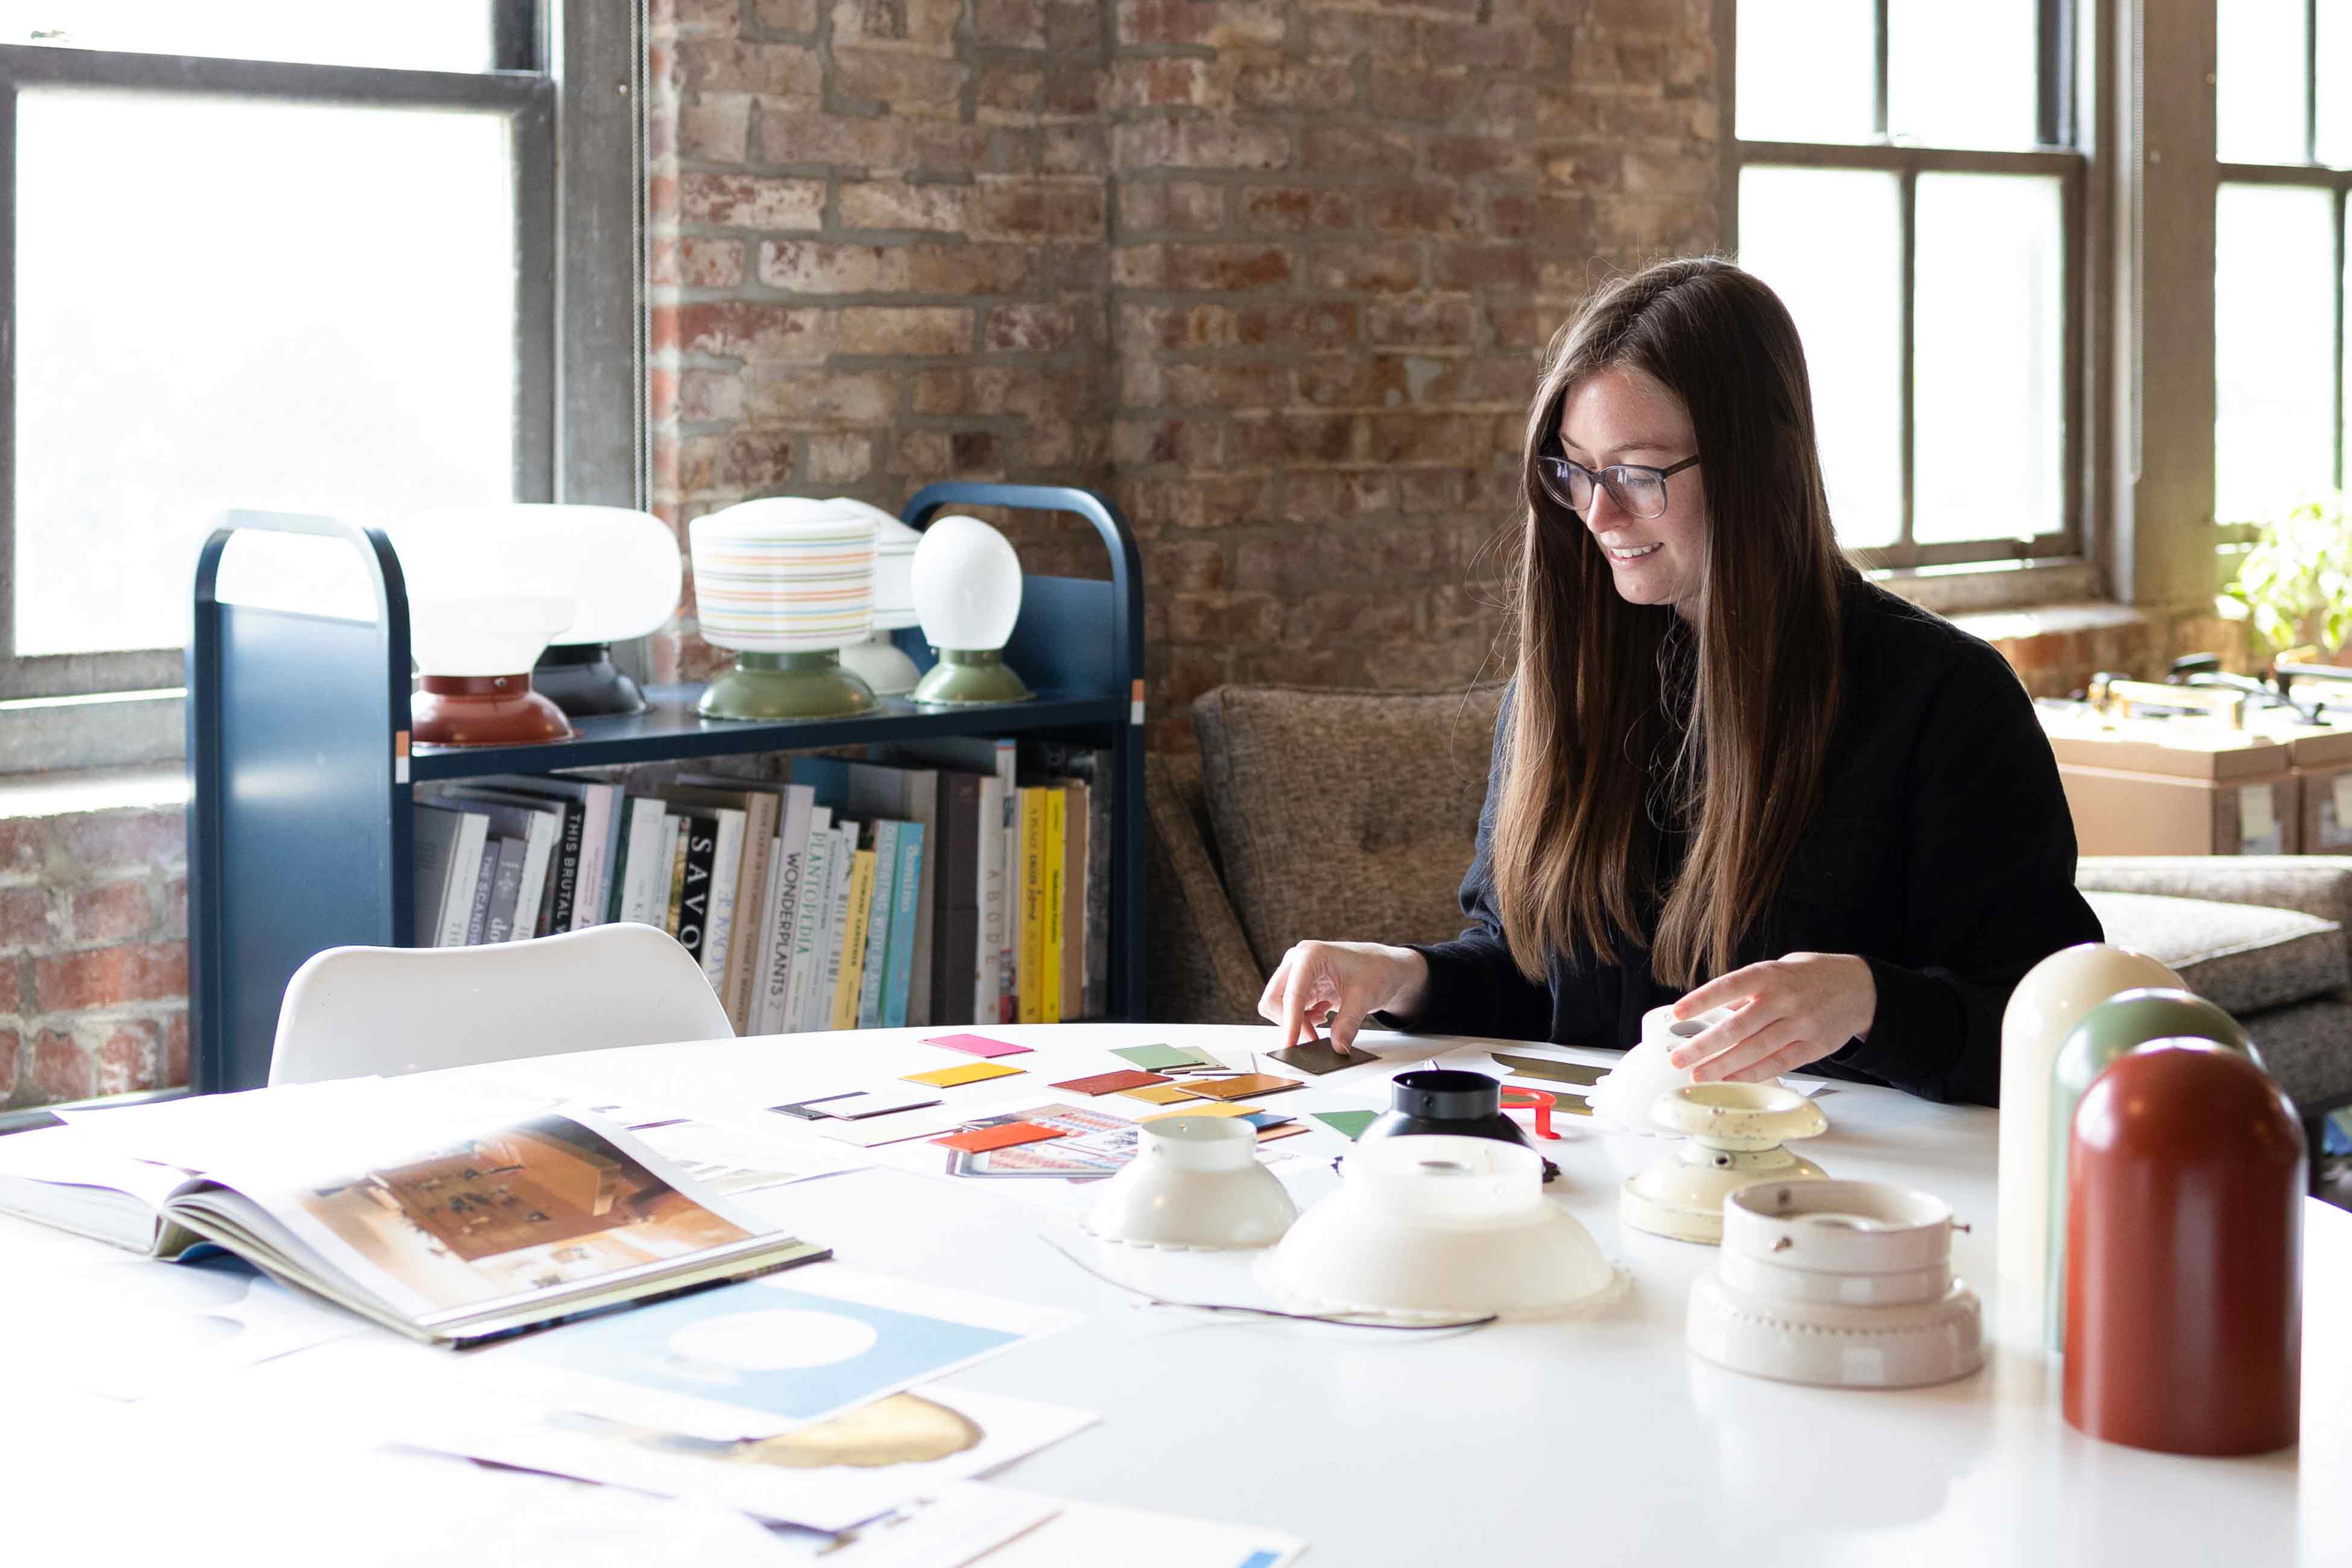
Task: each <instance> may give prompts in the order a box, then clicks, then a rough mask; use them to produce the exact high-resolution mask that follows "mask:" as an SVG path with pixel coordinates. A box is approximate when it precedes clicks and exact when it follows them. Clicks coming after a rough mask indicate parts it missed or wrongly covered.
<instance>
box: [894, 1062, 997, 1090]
mask: <svg viewBox="0 0 2352 1568" xmlns="http://www.w3.org/2000/svg"><path fill="white" fill-rule="evenodd" d="M1021 1070H1022V1069H1021V1068H1014V1067H1006V1066H1005V1065H1004V1064H1003V1062H966V1063H964V1064H963V1065H962V1066H961V1067H952V1068H937V1069H935V1070H933V1071H931V1072H910V1073H907V1074H905V1075H904V1077H905V1078H906V1080H907V1081H908V1083H927V1084H929V1085H930V1086H931V1087H932V1088H933V1089H955V1088H958V1087H960V1086H961V1085H963V1084H967V1083H986V1082H987V1081H988V1080H989V1079H992V1078H1011V1077H1013V1076H1014V1075H1015V1074H1016V1073H1018V1072H1020V1071H1021Z"/></svg>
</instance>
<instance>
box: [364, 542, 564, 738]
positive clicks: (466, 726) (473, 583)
mask: <svg viewBox="0 0 2352 1568" xmlns="http://www.w3.org/2000/svg"><path fill="white" fill-rule="evenodd" d="M384 534H385V537H387V538H388V539H390V540H391V542H392V547H393V550H394V553H395V554H397V555H398V556H399V557H400V572H401V576H402V579H403V580H404V584H405V587H406V589H407V597H408V643H409V653H410V655H411V657H413V658H415V661H416V669H417V676H418V679H417V689H416V690H415V692H414V693H412V694H411V696H410V698H409V731H410V735H411V738H412V739H413V740H414V741H415V742H416V743H417V744H419V745H430V746H496V745H517V744H525V743H529V742H538V741H560V740H564V739H567V738H568V737H570V736H571V734H572V725H571V723H570V722H569V721H567V720H566V719H565V718H564V716H563V712H562V710H561V709H559V708H557V707H556V705H555V704H554V703H552V702H551V701H549V700H547V698H546V697H545V696H543V695H541V693H540V692H538V691H536V690H534V689H532V687H531V678H530V670H531V666H532V665H533V664H535V663H537V662H538V660H539V656H540V655H541V653H542V652H544V651H545V650H546V647H547V645H548V642H549V640H550V639H551V638H552V637H554V636H555V635H556V634H557V633H559V632H561V631H562V630H563V628H564V627H565V626H569V625H571V623H572V616H574V614H575V613H576V612H577V607H578V606H577V600H576V598H575V596H574V595H573V587H574V577H573V571H572V566H571V564H570V563H568V562H565V561H563V560H562V559H560V558H555V557H550V556H546V555H532V554H530V553H529V552H520V551H509V550H505V549H502V548H499V545H498V544H497V543H496V542H493V541H486V540H485V539H484V538H482V537H481V536H480V535H479V533H478V531H474V530H469V529H467V528H466V527H464V526H462V525H460V524H458V523H457V522H455V521H449V520H446V519H445V518H442V517H440V516H438V515H436V514H435V513H431V512H425V513H420V514H418V515H417V516H415V517H412V518H408V519H404V520H403V521H400V522H397V523H394V524H393V525H391V526H390V527H388V528H386V529H385V530H384Z"/></svg>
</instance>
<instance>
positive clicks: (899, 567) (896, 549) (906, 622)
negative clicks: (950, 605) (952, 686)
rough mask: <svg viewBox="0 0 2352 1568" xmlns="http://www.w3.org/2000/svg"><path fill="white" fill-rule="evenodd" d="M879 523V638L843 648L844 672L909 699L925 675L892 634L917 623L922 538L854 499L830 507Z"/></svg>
mask: <svg viewBox="0 0 2352 1568" xmlns="http://www.w3.org/2000/svg"><path fill="white" fill-rule="evenodd" d="M824 504H825V505H827V506H830V507H838V508H840V509H841V510H844V511H846V512H850V513H853V514H855V515H857V516H861V517H871V518H872V519H873V520H874V635H873V636H871V637H867V638H866V640H865V641H864V642H854V643H851V644H850V645H849V646H848V647H845V648H843V649H842V650H841V663H842V668H845V669H847V670H849V671H850V672H851V673H852V674H854V675H856V676H858V677H859V678H860V679H863V680H864V681H865V682H866V685H868V686H871V687H872V688H873V689H875V690H876V691H877V692H878V693H880V694H881V695H882V696H885V697H903V696H905V695H906V694H907V693H908V692H909V691H912V690H913V689H915V683H916V681H917V680H918V679H920V677H921V675H922V671H920V670H919V669H917V668H915V661H914V660H913V659H911V658H908V657H907V653H906V650H905V649H904V648H901V647H899V646H898V644H897V643H896V642H894V641H892V640H891V637H890V634H891V633H892V632H894V631H897V630H898V629H900V628H901V627H905V626H913V625H914V624H915V583H914V571H915V546H916V544H917V543H918V542H919V541H920V540H921V539H922V537H923V536H922V535H921V534H920V533H919V532H918V531H915V530H914V529H912V528H909V527H908V526H907V525H906V524H905V523H903V522H900V521H898V519H897V518H895V517H892V516H891V515H890V514H889V513H888V512H887V511H884V510H882V509H881V508H880V507H878V506H875V505H873V504H871V503H870V502H867V501H862V500H856V499H855V498H854V497H850V496H835V497H834V498H833V499H832V500H828V501H826V502H825V503H824Z"/></svg>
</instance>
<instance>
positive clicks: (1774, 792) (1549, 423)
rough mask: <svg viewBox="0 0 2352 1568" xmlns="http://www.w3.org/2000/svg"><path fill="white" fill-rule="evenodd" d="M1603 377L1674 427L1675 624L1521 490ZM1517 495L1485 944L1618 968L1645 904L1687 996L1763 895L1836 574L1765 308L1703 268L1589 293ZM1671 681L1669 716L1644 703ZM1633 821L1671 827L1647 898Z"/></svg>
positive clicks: (1705, 264)
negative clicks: (1691, 533) (1675, 689)
mask: <svg viewBox="0 0 2352 1568" xmlns="http://www.w3.org/2000/svg"><path fill="white" fill-rule="evenodd" d="M1613 369H1633V370H1639V371H1642V372H1644V373H1646V374H1648V375H1650V376H1651V377H1653V378H1654V379H1655V380H1656V381H1657V382H1658V383H1659V384H1661V385H1663V386H1664V387H1665V388H1666V389H1667V390H1668V391H1669V392H1672V393H1673V394H1674V395H1675V396H1676V397H1678V398H1680V399H1681V400H1682V402H1683V405H1684V407H1685V408H1686V409H1687V410H1688V411H1689V414H1690V419H1691V426H1692V428H1693V430H1694V431H1695V432H1696V436H1697V440H1698V452H1699V455H1700V457H1701V458H1703V459H1704V468H1703V472H1704V473H1705V475H1706V498H1707V522H1706V552H1705V554H1706V563H1705V566H1704V568H1703V570H1702V573H1701V584H1702V585H1701V587H1700V590H1699V594H1698V599H1697V604H1696V614H1695V615H1694V616H1693V622H1694V623H1695V624H1694V626H1692V627H1685V626H1683V624H1682V621H1681V619H1680V617H1679V616H1677V615H1676V613H1675V610H1674V609H1673V608H1671V607H1669V606H1663V605H1631V604H1627V603H1626V602H1625V601H1624V600H1623V599H1622V598H1620V597H1619V596H1618V594H1617V590H1616V587H1615V585H1614V584H1613V583H1612V578H1611V574H1610V568H1609V563H1608V561H1607V559H1606V558H1605V556H1604V555H1603V553H1602V551H1601V546H1600V544H1599V543H1598V542H1596V541H1595V540H1594V538H1593V537H1592V533H1591V530H1589V529H1588V528H1586V527H1585V526H1584V523H1583V521H1582V520H1581V519H1580V518H1579V517H1578V516H1577V515H1576V514H1575V513H1574V512H1572V511H1570V510H1568V509H1567V508H1566V507H1564V506H1562V505H1561V504H1560V503H1559V501H1557V500H1553V499H1552V497H1551V496H1550V495H1549V493H1548V492H1547V491H1546V490H1545V489H1544V487H1543V485H1542V483H1541V482H1540V481H1539V479H1538V477H1537V470H1536V458H1537V455H1538V453H1539V452H1541V451H1543V450H1544V449H1545V448H1546V447H1547V445H1548V444H1549V442H1551V441H1552V440H1553V439H1554V437H1555V436H1556V433H1557V432H1558V430H1559V422H1560V416H1561V410H1562V408H1563V406H1564V405H1565V404H1566V402H1567V399H1568V396H1569V394H1570V392H1571V391H1572V390H1573V389H1574V388H1575V387H1576V386H1577V385H1578V384H1580V383H1581V382H1582V381H1583V380H1584V379H1585V378H1586V377H1588V376H1590V375H1591V374H1593V373H1595V372H1597V371H1601V370H1613ZM1520 485H1521V490H1522V495H1523V503H1524V505H1523V510H1524V513H1525V516H1524V521H1523V527H1522V537H1521V542H1520V543H1521V548H1520V552H1519V558H1518V570H1517V574H1516V581H1515V584H1514V590H1513V593H1512V595H1511V609H1512V611H1513V613H1514V618H1515V620H1516V621H1517V634H1518V652H1517V695H1516V697H1515V699H1514V700H1513V702H1512V705H1511V725H1510V732H1509V734H1508V736H1507V746H1508V751H1507V759H1508V764H1507V772H1506V782H1505V784H1504V785H1503V794H1502V798H1501V801H1500V804H1499V805H1498V806H1497V808H1496V819H1495V829H1494V837H1493V840H1492V845H1491V854H1492V863H1493V868H1494V879H1495V893H1496V905H1497V908H1498V910H1499V911H1500V913H1501V916H1502V921H1503V930H1504V934H1505V936H1506V938H1507V941H1508V942H1509V944H1510V949H1511V955H1512V957H1513V959H1514V960H1515V961H1516V962H1517V965H1518V968H1519V969H1520V971H1521V972H1522V973H1525V974H1526V975H1528V977H1529V978H1530V979H1535V978H1538V977H1540V975H1541V974H1542V973H1543V965H1544V960H1545V957H1546V955H1547V954H1549V953H1552V952H1559V953H1567V954H1577V953H1580V952H1581V953H1584V954H1587V955H1589V956H1590V958H1591V960H1593V961H1595V962H1599V963H1616V962H1618V952H1617V950H1616V949H1617V943H1616V942H1615V941H1613V940H1612V936H1611V928H1612V925H1613V927H1614V928H1615V930H1616V931H1617V932H1618V933H1620V934H1621V935H1622V937H1624V938H1626V939H1627V940H1630V941H1631V942H1633V943H1634V944H1636V945H1640V944H1642V943H1643V942H1644V940H1645V938H1644V931H1645V925H1646V920H1647V917H1648V914H1649V911H1650V910H1656V911H1657V912H1656V916H1655V920H1656V928H1655V931H1654V934H1652V935H1650V936H1648V937H1647V942H1648V945H1649V946H1650V949H1651V967H1652V971H1653V973H1655V974H1656V975H1657V976H1658V977H1659V978H1660V979H1661V980H1662V981H1664V982H1665V983H1667V984H1672V985H1675V986H1678V987H1682V988H1688V987H1689V986H1691V985H1694V984H1697V983H1698V982H1699V980H1701V979H1702V978H1705V977H1706V976H1707V975H1709V974H1712V973H1722V972H1723V971H1725V970H1727V969H1728V968H1729V967H1730V966H1731V963H1732V953H1733V952H1734V950H1735V949H1736V948H1737V946H1738V942H1739V940H1740V938H1741V936H1742V935H1743V934H1744V933H1745V931H1747V929H1748V922H1749V921H1752V920H1753V919H1754V918H1755V916H1756V914H1757V913H1758V911H1759V910H1761V909H1762V908H1763V907H1764V905H1765V903H1766V901H1767V900H1769V898H1770V896H1771V894H1772V892H1773V891H1774V889H1777V888H1778V887H1779V886H1780V879H1781V876H1782V875H1783V873H1784V872H1785V871H1786V870H1787V868H1788V865H1789V862H1790V858H1791V857H1792V855H1793V854H1794V852H1795V849H1796V846H1797V841H1798V839H1799V837H1800V836H1801V834H1802V833H1803V831H1804V829H1805V826H1806V823H1807V820H1808V818H1809V816H1811V808H1812V805H1813V802H1814V800H1815V798H1816V796H1817V795H1818V792H1819V788H1820V785H1821V783H1822V773H1823V770H1824V766H1825V759H1826V756H1827V754H1828V751H1829V745H1830V739H1831V733H1832V728H1833V727H1834V725H1835V722H1836V719H1837V712H1838V699H1839V691H1838V670H1839V652H1840V637H1841V629H1842V628H1841V626H1840V617H1839V598H1840V593H1841V589H1842V586H1843V583H1844V581H1845V580H1846V579H1847V578H1848V576H1849V575H1850V574H1851V573H1852V568H1851V567H1850V566H1848V565H1847V564H1846V563H1845V560H1844V557H1843V555H1842V554H1841V553H1840V552H1839V550H1838V544H1837V536H1836V534H1835V532H1834V531H1832V527H1831V524H1830V509H1829V497H1828V494H1827V492H1826V491H1825V490H1824V489H1822V470H1821V457H1820V454H1819V452H1818V450H1817V449H1816V447H1815V445H1814V438H1813V406H1812V392H1811V384H1810V383H1809V381H1808V379H1807V377H1806V374H1805V356H1804V350H1803V348H1802V346H1801V344H1800V343H1799V342H1798V340H1797V329H1796V325H1795V323H1794V322H1792V321H1790V319H1789V312H1788V310H1787V308H1786V307H1784V306H1783V305H1782V304H1781V303H1780V299H1779V297H1778V296H1777V295H1775V294H1774V293H1773V292H1772V290H1771V289H1768V288H1766V287H1765V286H1764V284H1763V283H1761V282H1759V280H1758V279H1756V278H1754V277H1752V276H1751V275H1749V274H1748V273H1747V272H1743V271H1741V270H1740V269H1739V268H1737V267H1735V266H1733V265H1731V264H1730V263H1729V262H1727V261H1719V260H1715V259H1712V258H1693V259H1685V260H1679V261H1668V262H1663V263H1660V264H1659V265H1657V266H1654V267H1651V268H1647V269H1645V270H1643V271H1642V272H1640V273H1637V274H1635V275H1633V276H1632V277H1628V278H1620V279H1613V280H1612V281H1611V282H1609V283H1607V284H1605V285H1604V286H1602V287H1601V289H1599V290H1598V291H1597V292H1596V293H1594V294H1593V295H1592V297H1591V299H1589V300H1586V302H1585V304H1584V306H1583V308H1582V309H1581V310H1580V311H1579V312H1578V313H1577V316H1576V318H1575V320H1573V321H1570V323H1569V324H1568V325H1567V326H1566V327H1565V328H1563V329H1562V330H1561V331H1560V333H1559V336H1558V337H1557V338H1555V339H1554V340H1553V343H1552V349H1551V353H1550V356H1549V362H1548V363H1547V365H1546V367H1545V370H1544V373H1543V377H1542V380H1541V382H1540V384H1538V388H1537V391H1536V395H1535V401H1534V403H1533V405H1531V406H1530V407H1529V409H1528V432H1527V450H1526V455H1525V460H1524V462H1523V464H1522V473H1521V479H1520ZM1678 665H1679V674H1680V676H1681V679H1680V680H1677V679H1676V678H1675V677H1676V672H1677V666H1678ZM1678 684H1686V685H1687V686H1688V688H1689V689H1690V690H1691V691H1692V693H1693V695H1692V697H1691V699H1690V706H1689V710H1688V712H1687V714H1685V713H1684V712H1683V711H1681V710H1680V708H1681V703H1680V701H1679V700H1677V699H1675V698H1671V697H1669V696H1667V695H1666V694H1665V693H1664V692H1663V691H1662V687H1664V686H1672V685H1678ZM1655 807H1662V808H1663V811H1664V814H1665V816H1666V824H1665V825H1664V826H1674V827H1676V828H1679V829H1680V830H1683V831H1687V832H1688V833H1689V835H1690V840H1689V848H1688V853H1687V855H1686V856H1685V859H1684V862H1683V866H1682V868H1681V871H1680V873H1679V874H1678V875H1676V876H1675V879H1674V880H1673V885H1672V886H1671V888H1667V887H1661V886H1659V885H1658V855H1657V850H1658V844H1659V835H1660V833H1661V831H1662V825H1661V824H1660V823H1658V822H1655V821H1654V820H1653V810H1654V808H1655Z"/></svg>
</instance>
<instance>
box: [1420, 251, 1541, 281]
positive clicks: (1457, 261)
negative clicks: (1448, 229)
mask: <svg viewBox="0 0 2352 1568" xmlns="http://www.w3.org/2000/svg"><path fill="white" fill-rule="evenodd" d="M1534 282H1535V258H1534V256H1533V254H1532V253H1531V252H1530V251H1529V250H1528V247H1526V246H1524V245H1514V244H1509V243H1507V242H1497V243H1496V244H1492V245H1439V246H1436V247H1433V249H1432V251H1431V253H1430V269H1429V283H1430V287H1431V288H1433V289H1527V288H1528V287H1530V286H1531V285H1532V284H1533V283H1534Z"/></svg>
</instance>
